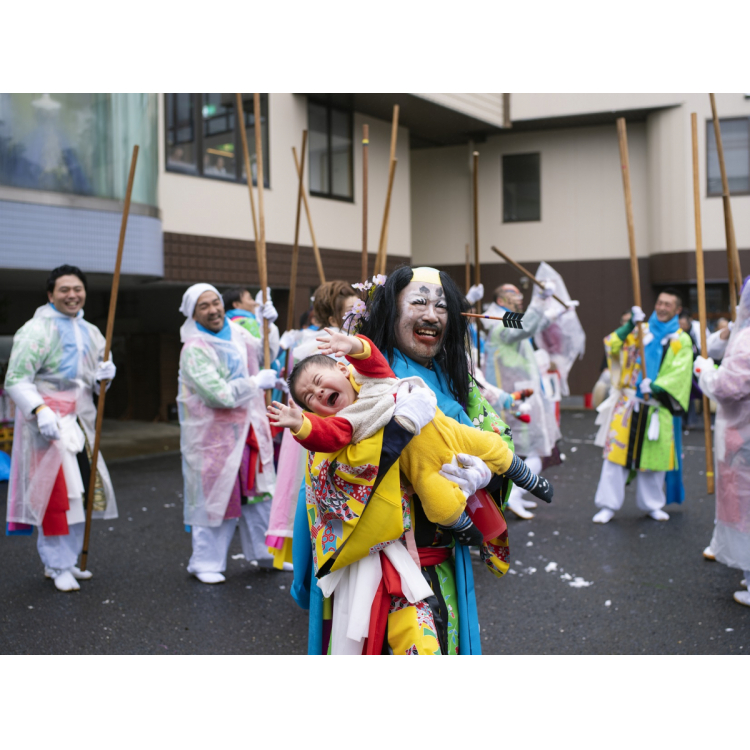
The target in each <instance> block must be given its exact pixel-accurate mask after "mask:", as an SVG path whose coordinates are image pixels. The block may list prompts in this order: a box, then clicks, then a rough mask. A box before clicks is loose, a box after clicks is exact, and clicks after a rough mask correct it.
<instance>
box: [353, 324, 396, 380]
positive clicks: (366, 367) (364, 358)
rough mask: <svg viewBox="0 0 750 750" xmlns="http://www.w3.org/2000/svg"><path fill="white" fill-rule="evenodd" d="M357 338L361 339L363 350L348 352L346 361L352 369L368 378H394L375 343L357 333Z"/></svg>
mask: <svg viewBox="0 0 750 750" xmlns="http://www.w3.org/2000/svg"><path fill="white" fill-rule="evenodd" d="M357 338H358V339H362V343H363V344H364V347H365V350H364V351H363V352H362V354H350V355H349V356H347V358H346V361H347V362H349V364H351V365H353V367H354V369H355V370H356V371H357V372H358V373H359V374H360V375H364V376H366V377H368V378H395V377H396V376H395V375H394V374H393V370H391V367H390V365H389V364H388V361H387V360H386V358H385V357H384V356H383V355H382V354H381V353H380V349H378V348H377V347H376V346H375V344H373V343H372V341H370V339H368V338H367V336H361V335H359V334H357Z"/></svg>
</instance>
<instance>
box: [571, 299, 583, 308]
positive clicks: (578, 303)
mask: <svg viewBox="0 0 750 750" xmlns="http://www.w3.org/2000/svg"><path fill="white" fill-rule="evenodd" d="M580 304H581V303H580V302H579V301H578V300H577V299H572V300H570V302H568V310H570V308H571V307H578V305H580Z"/></svg>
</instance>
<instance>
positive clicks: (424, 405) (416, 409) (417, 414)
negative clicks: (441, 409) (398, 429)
mask: <svg viewBox="0 0 750 750" xmlns="http://www.w3.org/2000/svg"><path fill="white" fill-rule="evenodd" d="M410 387H411V386H410V385H409V383H401V385H399V387H398V390H397V391H396V409H395V410H394V412H393V416H394V417H397V418H398V419H399V421H400V420H403V421H404V422H406V424H402V427H404V429H407V430H409V432H413V433H414V434H415V435H419V433H420V432H421V431H422V428H423V427H424V426H425V425H426V424H429V423H430V422H432V420H433V419H434V418H435V410H436V409H437V397H436V396H435V394H434V393H433V392H432V391H431V390H430V389H429V388H414V389H413V390H409V389H410Z"/></svg>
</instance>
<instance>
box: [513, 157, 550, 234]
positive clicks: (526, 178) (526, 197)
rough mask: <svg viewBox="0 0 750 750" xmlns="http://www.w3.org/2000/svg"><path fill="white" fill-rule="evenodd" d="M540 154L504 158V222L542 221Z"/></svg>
mask: <svg viewBox="0 0 750 750" xmlns="http://www.w3.org/2000/svg"><path fill="white" fill-rule="evenodd" d="M541 218H542V208H541V196H540V185H539V154H512V155H509V156H503V221H504V222H511V221H540V220H541Z"/></svg>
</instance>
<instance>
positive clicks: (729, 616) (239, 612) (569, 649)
mask: <svg viewBox="0 0 750 750" xmlns="http://www.w3.org/2000/svg"><path fill="white" fill-rule="evenodd" d="M593 420H594V414H593V413H592V412H583V411H580V412H575V411H565V412H563V417H562V432H563V437H564V442H563V451H564V452H565V453H566V454H567V461H566V462H565V463H564V464H563V465H562V466H559V467H555V468H553V469H551V470H549V471H548V472H546V475H547V476H548V478H549V479H550V480H551V481H552V482H553V484H554V487H555V498H554V500H553V503H552V505H549V506H544V507H543V508H541V509H539V511H538V513H537V515H536V517H535V518H534V519H533V520H531V521H521V520H517V519H515V517H511V518H509V533H510V548H511V563H512V565H511V569H512V571H514V572H512V573H509V574H507V575H506V576H505V577H504V578H502V579H500V580H498V579H496V578H494V576H492V575H491V574H490V573H489V572H487V571H485V570H483V569H482V566H481V563H480V562H479V561H478V560H477V561H476V562H475V583H476V591H477V600H478V606H479V618H480V623H481V628H482V646H483V650H484V653H487V654H640V653H646V654H743V653H747V652H748V651H750V608H748V607H743V606H741V605H739V604H737V603H735V602H734V601H733V599H732V593H733V592H734V591H736V590H738V589H739V582H740V579H741V578H742V576H741V574H740V572H739V571H737V570H732V569H730V568H727V567H725V566H724V565H721V564H719V563H710V562H707V561H705V560H704V559H703V557H702V555H701V552H702V550H703V548H704V547H705V546H706V545H707V544H708V542H709V540H710V537H711V530H712V526H713V517H714V502H713V498H712V497H710V496H708V495H706V491H705V475H704V472H705V453H704V450H703V433H702V432H693V433H691V434H690V435H689V436H688V437H686V438H685V456H686V459H685V484H686V488H687V498H686V501H685V503H684V504H683V505H682V506H668V509H667V510H668V511H669V512H670V514H671V519H670V520H669V522H667V523H659V522H657V521H653V520H651V519H649V518H647V517H645V516H644V515H643V514H641V513H640V512H639V511H638V509H637V508H636V506H635V498H634V488H629V489H628V492H627V496H626V501H625V506H624V508H623V510H622V511H621V512H620V513H618V514H617V516H616V517H615V518H614V519H613V520H612V521H611V522H610V523H609V524H607V525H605V526H600V525H596V524H593V523H592V522H591V517H592V516H593V514H594V512H595V508H594V504H593V496H594V491H595V489H596V484H597V480H598V476H599V471H600V468H601V450H600V449H599V448H597V447H595V446H594V445H593V436H594V432H595V427H594V423H593ZM110 470H111V473H112V479H113V482H114V485H115V489H116V492H117V499H118V505H119V508H120V517H119V518H118V519H116V520H114V521H98V522H95V523H94V526H93V530H92V539H91V545H90V557H89V567H90V569H91V570H92V571H93V572H94V577H93V578H92V579H91V580H90V581H83V582H82V583H81V590H80V591H79V592H75V593H69V594H63V593H60V592H58V591H56V590H55V588H54V586H53V584H52V582H51V581H49V580H46V579H45V578H44V577H43V572H42V566H41V563H40V562H39V558H38V555H37V552H36V542H35V538H28V537H21V538H19V537H2V538H0V571H2V575H0V653H2V654H240V653H241V654H303V653H305V652H306V638H307V613H306V612H305V611H303V610H301V609H299V608H298V607H297V605H296V604H295V603H294V601H293V600H292V598H291V596H290V595H289V587H290V585H291V581H292V575H291V574H290V573H283V572H275V571H268V570H263V569H258V568H256V567H253V566H251V565H250V564H249V563H248V562H247V561H245V560H244V559H242V558H237V559H232V556H237V555H240V553H241V549H240V545H239V539H238V538H237V537H236V538H235V540H234V543H233V545H232V548H231V550H230V559H229V561H228V569H227V582H226V583H225V584H222V585H219V586H207V585H205V584H201V583H199V582H198V581H197V580H195V579H194V578H193V577H192V576H190V575H189V574H188V573H186V572H185V566H186V565H187V561H188V558H189V555H190V536H189V534H187V533H186V532H185V531H184V530H183V526H182V508H181V505H182V499H181V495H180V493H181V492H182V479H181V473H180V461H179V456H176V455H173V454H170V455H163V456H155V457H152V458H144V459H128V460H121V461H113V462H111V465H110ZM6 491H7V484H5V483H3V484H0V512H2V513H3V517H4V513H5V495H6ZM511 515H512V514H511ZM552 563H556V565H552ZM547 568H550V570H547ZM552 568H556V570H552Z"/></svg>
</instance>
